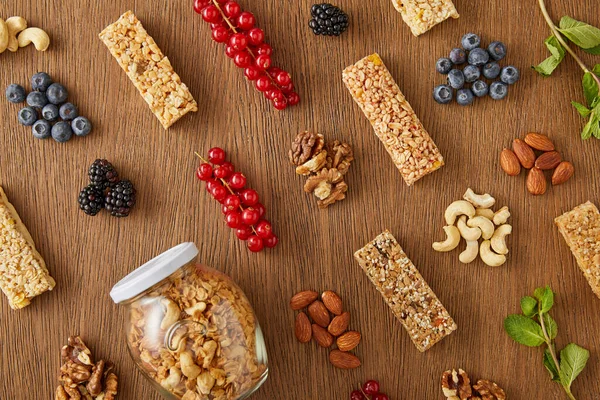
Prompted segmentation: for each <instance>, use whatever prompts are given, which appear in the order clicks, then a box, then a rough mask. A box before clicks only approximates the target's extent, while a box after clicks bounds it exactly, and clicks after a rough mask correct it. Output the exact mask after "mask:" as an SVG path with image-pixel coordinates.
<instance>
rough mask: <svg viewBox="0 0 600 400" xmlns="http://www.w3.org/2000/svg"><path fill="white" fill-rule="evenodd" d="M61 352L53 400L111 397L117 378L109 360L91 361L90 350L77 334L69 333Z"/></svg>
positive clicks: (114, 393) (106, 399) (108, 398)
mask: <svg viewBox="0 0 600 400" xmlns="http://www.w3.org/2000/svg"><path fill="white" fill-rule="evenodd" d="M67 343H68V344H67V345H66V346H63V348H62V349H61V351H60V356H61V360H62V363H63V365H62V366H61V367H60V376H59V378H58V379H59V381H60V386H59V387H58V388H56V397H55V399H56V400H80V399H81V400H84V399H85V400H89V399H97V400H114V399H115V398H116V397H117V385H118V378H117V375H115V374H114V373H113V372H112V369H113V365H112V363H111V362H109V361H104V360H100V361H98V362H94V359H93V357H92V352H91V351H90V349H88V347H87V346H86V345H85V343H83V340H81V338H80V337H79V336H71V337H69V340H68V342H67Z"/></svg>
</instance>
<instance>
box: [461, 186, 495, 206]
mask: <svg viewBox="0 0 600 400" xmlns="http://www.w3.org/2000/svg"><path fill="white" fill-rule="evenodd" d="M463 199H465V200H467V201H468V202H469V203H471V204H473V205H474V206H475V207H478V208H490V207H491V206H493V205H494V203H496V199H494V198H493V197H492V196H490V195H489V194H488V193H485V194H476V193H475V192H474V191H473V189H471V188H468V189H467V191H466V192H465V194H464V196H463Z"/></svg>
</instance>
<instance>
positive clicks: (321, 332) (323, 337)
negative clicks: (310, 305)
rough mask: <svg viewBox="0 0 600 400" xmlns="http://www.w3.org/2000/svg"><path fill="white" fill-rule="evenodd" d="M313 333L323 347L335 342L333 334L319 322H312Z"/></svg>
mask: <svg viewBox="0 0 600 400" xmlns="http://www.w3.org/2000/svg"><path fill="white" fill-rule="evenodd" d="M312 334H313V337H314V338H315V341H316V342H317V343H318V344H319V346H321V347H325V348H327V347H329V346H331V345H332V344H333V336H331V335H330V334H329V332H327V331H326V330H325V328H322V327H320V326H319V325H317V324H312Z"/></svg>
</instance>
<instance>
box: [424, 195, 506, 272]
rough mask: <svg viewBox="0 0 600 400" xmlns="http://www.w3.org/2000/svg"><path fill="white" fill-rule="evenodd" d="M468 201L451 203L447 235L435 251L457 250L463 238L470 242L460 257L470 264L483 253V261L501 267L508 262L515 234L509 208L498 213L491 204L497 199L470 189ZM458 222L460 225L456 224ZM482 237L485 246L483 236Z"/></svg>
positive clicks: (437, 243)
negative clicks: (509, 242) (510, 238)
mask: <svg viewBox="0 0 600 400" xmlns="http://www.w3.org/2000/svg"><path fill="white" fill-rule="evenodd" d="M463 198H464V200H457V201H455V202H454V203H452V204H450V205H449V206H448V208H447V209H446V212H445V215H444V217H445V219H446V226H444V231H445V232H446V235H447V238H446V240H444V241H443V242H436V243H434V244H433V249H434V250H435V251H450V250H454V249H455V248H456V247H457V246H458V244H459V243H460V238H461V237H462V238H464V239H465V241H466V242H467V248H466V249H465V250H464V251H463V252H462V253H460V255H459V256H458V259H459V260H460V262H462V263H464V264H468V263H470V262H472V261H474V260H475V259H476V258H477V254H479V255H480V256H481V260H482V261H483V262H484V263H486V264H487V265H489V266H490V267H498V266H500V265H502V264H504V263H505V262H506V254H508V247H507V246H506V236H507V235H509V234H510V233H512V226H511V225H509V224H507V223H506V221H507V220H508V218H509V217H510V212H509V211H508V207H502V208H501V209H499V210H498V211H496V212H494V211H493V210H492V209H491V207H492V206H493V205H494V204H495V203H496V200H495V199H494V198H493V197H492V196H490V195H489V194H487V193H486V194H481V195H480V194H475V193H474V192H473V190H471V188H469V189H467V191H466V192H465V194H464V196H463ZM455 223H456V226H455V225H454V224H455ZM480 238H482V239H483V241H482V242H481V246H480V245H479V239H480Z"/></svg>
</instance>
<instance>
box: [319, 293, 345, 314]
mask: <svg viewBox="0 0 600 400" xmlns="http://www.w3.org/2000/svg"><path fill="white" fill-rule="evenodd" d="M321 300H322V301H323V304H325V307H327V309H328V310H329V311H330V312H331V313H332V314H335V315H341V314H342V312H343V308H342V299H341V298H340V296H338V295H337V294H336V293H335V292H333V291H331V290H327V291H325V292H323V294H322V295H321Z"/></svg>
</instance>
